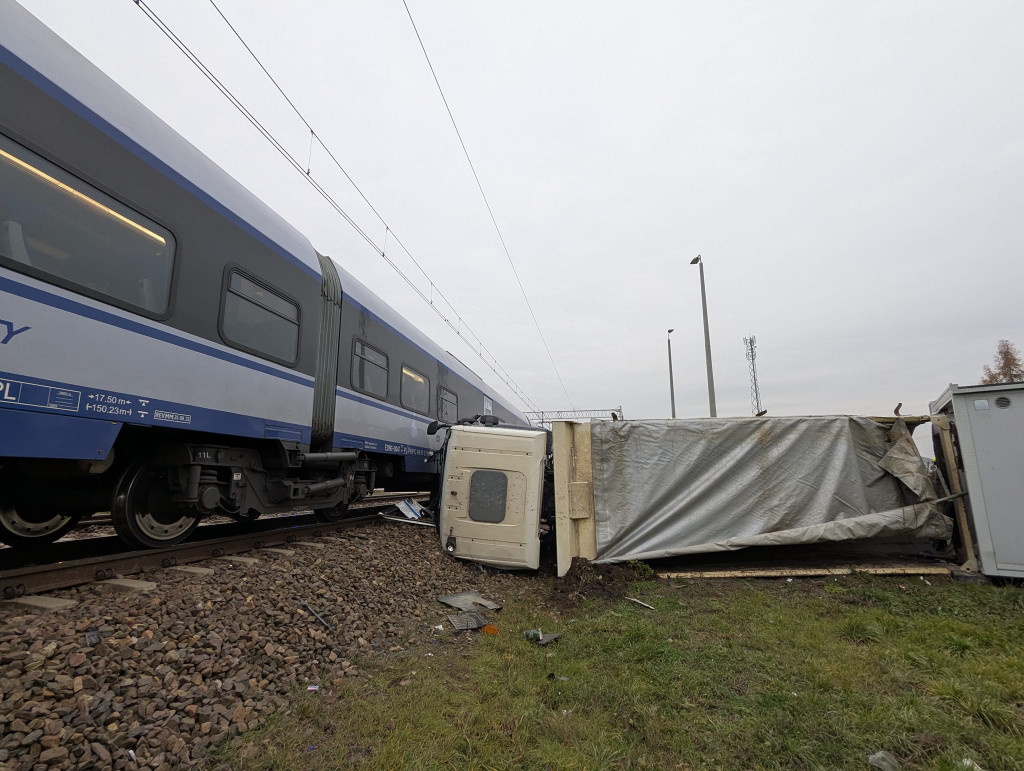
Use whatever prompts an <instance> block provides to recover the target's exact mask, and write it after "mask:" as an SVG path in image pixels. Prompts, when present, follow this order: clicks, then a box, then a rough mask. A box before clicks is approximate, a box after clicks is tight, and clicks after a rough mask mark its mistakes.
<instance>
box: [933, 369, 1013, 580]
mask: <svg viewBox="0 0 1024 771" xmlns="http://www.w3.org/2000/svg"><path fill="white" fill-rule="evenodd" d="M931 412H932V413H933V414H934V415H939V416H946V417H947V418H948V419H949V420H950V421H951V423H952V425H953V427H954V429H955V431H954V437H955V440H956V441H955V443H954V445H953V446H952V447H951V449H953V452H954V453H955V454H956V457H955V458H954V459H947V460H958V461H959V462H958V463H956V464H955V465H957V466H959V467H960V468H961V469H962V473H963V480H962V481H961V484H963V482H966V489H967V493H968V496H967V501H968V506H969V508H970V515H971V516H970V519H971V524H972V525H973V531H974V537H975V539H976V540H977V544H978V554H979V556H980V559H981V572H982V573H984V574H985V575H988V576H1003V577H1008V578H1024V383H1005V384H999V385H974V386H960V385H957V384H955V383H953V384H950V386H949V387H948V388H947V389H946V390H945V391H944V392H943V393H942V395H941V396H940V397H939V398H938V399H936V400H935V401H934V402H932V404H931Z"/></svg>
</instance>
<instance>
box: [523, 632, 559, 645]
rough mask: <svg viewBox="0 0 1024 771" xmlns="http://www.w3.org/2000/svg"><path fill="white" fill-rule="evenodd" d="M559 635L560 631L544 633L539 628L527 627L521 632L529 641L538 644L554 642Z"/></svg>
mask: <svg viewBox="0 0 1024 771" xmlns="http://www.w3.org/2000/svg"><path fill="white" fill-rule="evenodd" d="M561 636H562V634H561V632H559V633H557V634H544V633H543V632H542V631H540V630H539V629H527V630H526V631H525V632H523V637H525V638H526V639H527V640H529V641H530V642H535V643H537V644H538V645H547V644H548V643H552V642H554V641H555V640H557V639H558V638H559V637H561Z"/></svg>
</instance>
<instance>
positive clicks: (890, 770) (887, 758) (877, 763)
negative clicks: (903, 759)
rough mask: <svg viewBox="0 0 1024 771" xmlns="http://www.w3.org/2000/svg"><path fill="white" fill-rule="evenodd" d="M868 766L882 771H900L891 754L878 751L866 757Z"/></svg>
mask: <svg viewBox="0 0 1024 771" xmlns="http://www.w3.org/2000/svg"><path fill="white" fill-rule="evenodd" d="M868 764H869V765H871V766H874V767H875V768H880V769H882V771H900V768H902V766H900V762H899V761H898V760H896V758H894V757H893V755H892V753H891V752H886V751H885V750H879V751H878V752H876V753H875V754H874V755H868Z"/></svg>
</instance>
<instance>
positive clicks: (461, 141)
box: [210, 0, 576, 410]
mask: <svg viewBox="0 0 1024 771" xmlns="http://www.w3.org/2000/svg"><path fill="white" fill-rule="evenodd" d="M210 2H213V0H210ZM402 5H404V6H405V12H406V14H407V15H408V16H409V22H410V23H411V24H412V29H413V32H415V33H416V40H418V41H419V44H420V50H421V51H423V57H424V58H425V59H426V60H427V66H428V67H429V68H430V74H431V75H432V76H433V77H434V84H435V85H436V86H437V91H438V93H439V94H441V101H442V102H444V108H445V110H447V111H448V117H449V118H450V119H451V122H452V127H453V128H454V129H455V134H456V136H457V137H458V138H459V144H460V145H462V152H463V153H464V154H465V156H466V161H467V162H468V163H469V168H470V171H472V172H473V179H475V180H476V186H477V189H479V190H480V196H481V197H482V198H483V199H484V206H486V207H487V213H488V214H489V215H490V217H491V223H492V224H493V225H494V230H495V232H497V234H498V240H499V241H500V242H501V248H502V249H503V250H504V252H505V257H507V258H508V264H509V266H511V268H512V275H514V276H515V277H516V283H517V284H519V291H520V292H522V293H523V299H524V300H525V301H526V307H527V308H528V309H529V311H530V316H531V317H532V318H533V323H534V325H535V326H536V327H537V334H538V335H540V341H541V342H542V343H543V344H544V350H545V351H547V354H548V359H550V360H551V366H552V368H553V369H554V370H555V376H556V377H557V378H558V383H559V385H561V386H562V393H564V394H565V398H566V401H568V402H569V406H570V407H571V408H572V409H573V410H575V409H576V407H575V405H573V403H572V398H570V396H569V391H568V390H567V389H566V387H565V381H563V380H562V373H560V372H559V371H558V365H557V364H556V363H555V357H554V356H553V355H552V354H551V348H550V346H548V341H547V339H545V337H544V332H543V330H542V329H541V326H540V322H539V321H538V320H537V314H536V313H534V310H533V305H532V304H531V303H530V298H529V297H528V296H527V294H526V288H525V287H524V286H523V281H522V279H521V278H519V271H518V270H516V265H515V263H514V262H513V261H512V253H511V252H509V249H508V244H506V243H505V236H503V235H502V233H501V228H500V227H498V219H497V217H495V216H494V210H493V209H492V208H491V202H490V201H489V200H488V199H487V193H485V192H484V186H483V183H482V182H481V181H480V175H479V174H477V172H476V166H475V165H473V159H472V158H471V157H470V155H469V148H467V147H466V142H465V140H464V139H463V138H462V132H461V131H459V125H458V124H457V123H456V122H455V115H454V114H453V113H452V108H451V106H450V105H449V104H448V98H447V97H446V96H445V95H444V89H443V88H441V81H440V80H439V79H438V77H437V72H436V71H435V70H434V65H433V63H432V62H431V61H430V55H429V54H428V53H427V47H426V46H425V45H424V44H423V37H422V36H421V35H420V31H419V28H418V27H417V26H416V20H415V19H414V18H413V17H412V11H411V10H409V3H408V2H406V0H402Z"/></svg>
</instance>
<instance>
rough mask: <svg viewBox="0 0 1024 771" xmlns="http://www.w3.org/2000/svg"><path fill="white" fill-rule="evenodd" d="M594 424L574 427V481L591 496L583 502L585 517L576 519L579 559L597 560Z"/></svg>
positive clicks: (582, 424) (577, 554) (579, 424)
mask: <svg viewBox="0 0 1024 771" xmlns="http://www.w3.org/2000/svg"><path fill="white" fill-rule="evenodd" d="M592 425H593V424H592V423H577V424H576V425H574V426H573V447H574V449H575V451H574V453H573V464H572V465H573V481H575V482H584V483H586V484H587V489H588V490H589V491H590V494H589V495H588V496H586V498H585V499H584V500H583V501H582V505H583V510H582V511H581V512H580V513H581V514H584V515H585V516H581V517H578V518H574V522H573V525H574V527H575V528H576V554H575V556H577V557H582V558H583V559H587V560H592V559H597V527H596V524H595V522H594V463H593V458H592V456H591V452H590V428H591V426H592Z"/></svg>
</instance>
